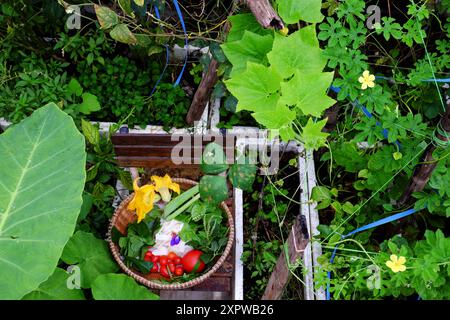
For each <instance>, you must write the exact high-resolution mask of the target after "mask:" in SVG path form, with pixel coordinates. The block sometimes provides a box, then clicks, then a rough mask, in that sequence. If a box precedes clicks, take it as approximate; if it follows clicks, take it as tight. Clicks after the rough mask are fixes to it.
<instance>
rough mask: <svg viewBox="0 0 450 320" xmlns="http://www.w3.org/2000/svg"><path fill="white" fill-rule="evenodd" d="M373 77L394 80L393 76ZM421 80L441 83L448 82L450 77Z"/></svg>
mask: <svg viewBox="0 0 450 320" xmlns="http://www.w3.org/2000/svg"><path fill="white" fill-rule="evenodd" d="M375 79H377V80H388V81H395V80H394V79H393V78H389V77H384V76H376V77H375ZM421 81H422V82H441V83H450V78H447V79H424V80H421Z"/></svg>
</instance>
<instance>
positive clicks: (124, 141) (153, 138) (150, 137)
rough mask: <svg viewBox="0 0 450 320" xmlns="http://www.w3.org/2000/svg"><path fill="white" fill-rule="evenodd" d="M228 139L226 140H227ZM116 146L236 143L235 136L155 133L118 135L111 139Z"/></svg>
mask: <svg viewBox="0 0 450 320" xmlns="http://www.w3.org/2000/svg"><path fill="white" fill-rule="evenodd" d="M225 139H226V140H225ZM111 140H112V142H113V144H114V145H151V146H175V145H178V144H179V143H181V142H185V143H189V144H190V145H196V144H200V143H202V144H203V145H206V144H208V143H209V142H216V143H218V144H221V145H225V141H228V140H232V141H233V143H234V142H235V141H236V136H234V135H226V136H224V135H222V134H220V133H218V134H205V135H187V134H174V135H170V134H154V133H117V134H114V135H113V136H112V137H111Z"/></svg>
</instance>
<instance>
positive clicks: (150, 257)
mask: <svg viewBox="0 0 450 320" xmlns="http://www.w3.org/2000/svg"><path fill="white" fill-rule="evenodd" d="M144 261H152V256H151V255H149V254H148V252H147V253H146V254H145V256H144Z"/></svg>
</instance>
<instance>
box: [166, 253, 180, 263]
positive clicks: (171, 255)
mask: <svg viewBox="0 0 450 320" xmlns="http://www.w3.org/2000/svg"><path fill="white" fill-rule="evenodd" d="M176 258H178V256H177V255H176V253H175V252H169V254H168V255H167V259H170V260H172V261H174V260H175V259H176Z"/></svg>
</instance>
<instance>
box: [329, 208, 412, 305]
mask: <svg viewBox="0 0 450 320" xmlns="http://www.w3.org/2000/svg"><path fill="white" fill-rule="evenodd" d="M416 212H418V210H416V209H409V210H406V211H403V212H400V213H396V214H394V215H392V216H389V217H386V218H383V219H380V220H377V221H375V222H372V223H369V224H367V225H365V226H363V227H360V228H357V229H355V230H353V231H352V232H350V233H347V234H346V235H343V236H341V240H343V239H345V238H347V237H350V236H352V235H354V234H355V233H358V232H361V231H365V230H368V229H372V228H375V227H378V226H381V225H383V224H386V223H389V222H392V221H395V220H399V219H402V218H404V217H407V216H409V215H412V214H413V213H416ZM337 250H338V245H336V246H335V247H334V250H333V253H332V254H331V259H330V263H331V264H333V263H334V258H335V257H336V252H337ZM327 278H328V281H327V288H326V299H327V300H330V280H331V271H328V272H327Z"/></svg>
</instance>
